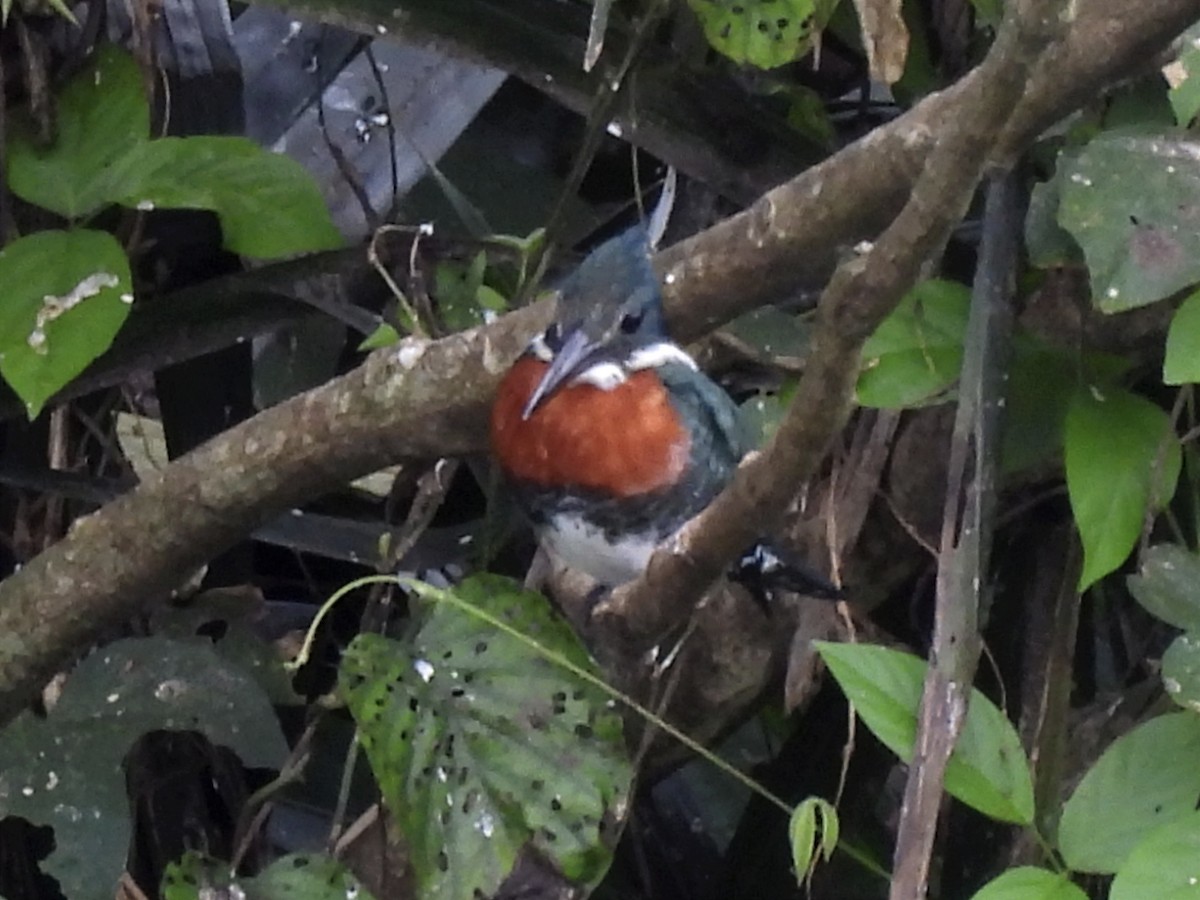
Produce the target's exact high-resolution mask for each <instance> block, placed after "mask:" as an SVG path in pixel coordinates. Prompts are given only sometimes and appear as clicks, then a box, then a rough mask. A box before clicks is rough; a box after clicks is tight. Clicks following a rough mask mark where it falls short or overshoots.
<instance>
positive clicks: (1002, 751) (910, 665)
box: [816, 641, 1034, 825]
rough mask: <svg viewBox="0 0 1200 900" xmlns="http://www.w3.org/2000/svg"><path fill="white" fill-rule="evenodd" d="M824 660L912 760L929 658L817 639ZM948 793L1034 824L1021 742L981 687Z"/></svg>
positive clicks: (878, 728)
mask: <svg viewBox="0 0 1200 900" xmlns="http://www.w3.org/2000/svg"><path fill="white" fill-rule="evenodd" d="M816 646H817V648H818V650H819V651H820V653H821V658H822V659H824V660H825V664H826V665H827V666H829V671H830V672H832V673H833V677H834V678H836V679H837V682H838V684H839V685H840V686H841V688H842V691H843V692H844V693H845V694H846V697H847V698H848V699H849V700H850V702H851V703H853V704H854V708H855V710H856V711H857V712H858V714H859V716H860V717H862V720H863V722H865V723H866V725H867V727H868V728H870V729H871V733H872V734H874V735H875V736H876V737H877V738H879V740H880V741H882V742H883V743H884V745H885V746H887V748H888V749H889V750H891V751H892V752H893V753H895V754H896V755H897V756H899V757H900V758H901V759H902V760H904V761H905V762H909V761H910V760H911V759H912V750H913V742H914V741H915V740H916V735H917V708H918V706H919V705H920V702H921V691H922V688H923V685H924V682H925V671H926V665H925V661H924V660H921V659H918V658H917V657H915V656H913V655H912V654H909V653H901V652H900V651H899V650H892V649H890V648H888V647H878V646H874V645H871V644H834V643H829V642H826V641H818V642H816ZM946 791H947V792H948V793H949V794H950V795H951V796H954V797H957V798H958V799H959V800H961V801H962V802H963V803H966V804H967V805H968V806H970V807H972V808H974V809H977V810H979V811H980V812H982V813H984V814H985V815H989V816H991V817H992V818H994V819H999V820H1001V821H1003V822H1016V823H1018V824H1022V825H1028V824H1029V823H1031V822H1032V821H1033V813H1034V809H1033V782H1032V781H1031V779H1030V776H1029V766H1028V764H1027V763H1026V761H1025V752H1024V751H1023V750H1022V749H1021V739H1020V738H1019V737H1018V736H1017V732H1016V730H1015V729H1014V728H1013V727H1012V723H1010V722H1009V721H1008V719H1007V718H1005V716H1004V713H1002V712H1000V710H999V709H997V708H996V705H995V704H994V703H992V701H991V700H989V699H988V698H987V697H985V696H984V695H983V694H981V693H980V692H979V691H977V690H972V692H971V702H970V706H969V709H968V711H967V721H966V723H965V725H964V726H963V731H962V735H961V736H960V737H959V739H958V745H957V746H956V747H955V748H954V753H953V755H952V756H951V757H950V762H949V765H947V767H946Z"/></svg>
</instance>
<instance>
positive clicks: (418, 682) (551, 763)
mask: <svg viewBox="0 0 1200 900" xmlns="http://www.w3.org/2000/svg"><path fill="white" fill-rule="evenodd" d="M456 594H457V596H458V597H459V598H460V599H461V600H462V601H465V602H466V603H468V604H470V605H471V606H472V607H474V608H475V609H477V610H479V611H481V612H482V613H483V614H484V615H487V616H490V617H493V618H494V619H497V620H499V621H501V622H503V623H504V624H506V625H507V626H509V627H512V628H514V629H516V630H517V631H518V632H519V633H521V634H524V635H527V636H530V637H532V638H534V639H536V640H537V641H538V642H539V643H540V644H541V645H542V646H543V647H547V648H549V649H551V650H552V651H553V652H554V653H557V654H559V655H560V656H562V657H563V658H565V659H566V660H569V661H570V663H571V664H573V665H575V666H579V667H582V668H585V669H588V670H589V671H590V668H591V667H590V663H589V661H588V659H587V655H586V653H585V652H584V650H583V648H582V647H581V646H580V644H579V642H578V640H577V639H576V638H575V636H574V634H573V633H572V632H571V630H570V629H569V628H568V627H567V626H566V625H565V624H564V623H562V622H561V621H559V620H558V619H557V618H556V617H554V616H553V614H552V613H551V612H550V609H549V607H548V605H547V603H546V601H545V599H544V598H543V597H541V596H540V595H538V594H533V593H530V592H524V591H521V590H520V589H519V588H518V587H517V586H516V585H515V583H514V582H512V581H510V580H508V579H504V578H498V577H496V576H478V577H476V578H472V579H470V580H468V581H467V582H465V583H463V584H462V585H460V586H459V588H458V589H457V590H456ZM341 690H342V693H343V694H344V696H345V697H346V701H347V703H348V705H349V708H350V711H351V713H352V714H353V716H354V718H355V721H356V722H357V723H358V725H359V728H360V730H361V735H362V745H363V748H364V749H365V750H366V753H367V758H368V759H369V760H370V762H371V768H372V770H373V771H374V773H375V777H376V780H377V781H378V782H379V786H380V789H381V790H382V792H383V796H384V799H385V801H386V803H387V805H388V807H389V808H390V809H391V810H392V812H393V813H394V814H395V816H396V818H397V821H398V822H399V824H400V827H401V828H402V829H403V831H404V833H405V836H406V837H407V838H408V841H409V845H410V849H411V852H412V864H413V869H414V871H415V873H416V876H417V882H418V885H419V889H420V896H421V897H423V898H445V900H461V898H463V897H473V896H483V895H487V896H491V895H492V894H494V893H495V891H496V888H497V887H498V886H499V885H500V883H501V882H502V881H503V880H504V878H505V877H506V876H507V875H508V874H509V873H510V872H511V870H512V868H513V865H514V863H515V861H516V859H517V856H518V854H519V853H520V852H521V851H522V850H523V849H525V848H526V847H529V848H531V849H533V850H535V851H536V852H537V853H539V854H541V855H542V856H543V857H544V858H546V859H549V860H551V861H552V862H553V863H554V864H555V865H556V866H557V867H558V869H559V870H560V871H561V872H562V873H563V874H564V875H566V876H567V877H568V878H570V879H572V880H574V881H579V882H591V881H594V880H595V879H597V878H598V877H599V876H600V875H601V874H603V872H604V870H605V868H607V865H608V862H609V858H610V849H609V846H608V843H607V841H608V839H609V838H611V837H612V832H611V830H610V829H611V827H612V825H613V821H614V819H615V818H620V817H621V816H622V815H623V814H624V808H625V803H626V799H627V792H628V790H629V786H630V781H631V777H632V776H631V772H630V769H629V764H628V762H627V761H626V759H625V754H624V745H623V742H622V737H621V722H620V718H619V717H618V716H617V714H616V713H615V712H614V711H613V709H612V701H610V700H608V699H607V698H606V696H605V694H604V693H602V692H601V691H600V690H599V689H597V688H596V687H593V686H592V685H591V684H589V683H588V682H586V681H584V680H581V679H580V678H579V677H578V676H576V675H573V674H571V673H570V672H568V671H566V670H565V669H564V668H562V667H561V666H560V665H558V664H556V663H554V662H551V661H550V660H548V659H547V658H545V657H544V656H543V655H541V654H539V653H535V652H533V651H532V650H531V648H530V647H529V646H528V645H527V644H525V643H524V642H522V641H520V640H518V639H517V638H515V637H513V636H512V635H510V634H508V633H506V632H504V631H500V630H497V629H496V628H495V627H492V626H490V625H487V624H484V623H482V622H481V621H480V620H479V619H478V618H477V617H476V616H473V615H469V614H467V613H466V612H465V611H464V610H462V609H459V608H455V607H453V606H452V605H451V603H450V602H448V601H443V602H440V603H437V604H435V605H434V608H433V609H432V610H431V611H430V613H429V616H428V619H427V620H426V621H425V622H424V624H423V625H422V627H421V629H420V631H419V632H418V633H417V634H416V635H415V637H414V638H413V641H412V643H411V645H408V644H400V643H398V642H396V641H392V640H388V639H386V638H383V637H379V636H377V635H371V634H363V635H359V636H358V637H357V638H355V640H354V641H353V643H351V645H350V647H349V648H348V649H347V651H346V655H345V657H344V658H343V661H342V673H341Z"/></svg>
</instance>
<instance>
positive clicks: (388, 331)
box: [358, 322, 400, 353]
mask: <svg viewBox="0 0 1200 900" xmlns="http://www.w3.org/2000/svg"><path fill="white" fill-rule="evenodd" d="M399 341H400V332H398V331H397V330H396V329H395V327H394V326H392V325H389V324H388V323H387V322H384V323H383V324H382V325H380V326H379V327H378V328H376V329H375V330H374V331H372V332H371V333H370V334H368V335H367V336H366V337H365V338H363V342H362V343H361V344H359V345H358V349H359V350H360V351H362V352H364V353H365V352H366V351H368V350H378V349H379V348H380V347H390V346H392V344H396V343H399Z"/></svg>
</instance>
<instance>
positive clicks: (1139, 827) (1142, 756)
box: [1058, 713, 1200, 873]
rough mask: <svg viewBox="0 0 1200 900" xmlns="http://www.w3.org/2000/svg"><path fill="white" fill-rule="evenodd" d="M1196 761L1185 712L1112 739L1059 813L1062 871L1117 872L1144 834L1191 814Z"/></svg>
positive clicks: (1197, 788)
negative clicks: (1065, 866)
mask: <svg viewBox="0 0 1200 900" xmlns="http://www.w3.org/2000/svg"><path fill="white" fill-rule="evenodd" d="M1198 763H1200V718H1197V717H1196V716H1195V715H1193V714H1191V713H1172V714H1170V715H1165V716H1159V717H1158V718H1156V719H1151V720H1150V721H1148V722H1144V723H1143V724H1141V725H1139V726H1138V727H1137V728H1135V729H1134V730H1133V731H1131V732H1129V733H1128V734H1126V735H1123V736H1122V737H1120V738H1118V739H1117V740H1115V741H1114V742H1113V743H1112V744H1111V745H1110V746H1109V748H1108V749H1107V750H1105V751H1104V753H1103V754H1102V755H1101V757H1100V759H1098V760H1097V761H1096V764H1095V765H1094V766H1092V768H1091V769H1089V770H1088V772H1087V774H1086V775H1084V776H1083V780H1082V781H1081V782H1080V783H1079V786H1078V787H1077V788H1075V792H1074V793H1073V794H1072V795H1071V798H1070V799H1069V800H1068V801H1067V802H1066V804H1065V805H1064V807H1063V813H1062V819H1061V820H1060V822H1059V825H1058V847H1059V850H1060V851H1061V852H1062V855H1063V859H1064V860H1065V861H1066V863H1067V865H1068V866H1070V867H1071V868H1072V869H1074V870H1076V871H1079V872H1101V873H1108V872H1116V871H1117V870H1119V869H1120V868H1121V867H1122V865H1123V863H1124V862H1125V858H1126V857H1127V856H1128V855H1129V851H1130V850H1132V849H1133V848H1134V846H1135V845H1136V844H1137V843H1138V842H1139V841H1140V840H1141V839H1142V838H1143V837H1144V836H1145V835H1146V833H1147V832H1148V831H1149V830H1150V829H1152V828H1155V827H1157V826H1159V825H1162V824H1164V823H1166V822H1174V821H1177V820H1179V819H1181V818H1184V817H1186V816H1188V815H1190V814H1191V813H1192V812H1193V811H1194V810H1195V808H1196V801H1197V799H1198V798H1200V764H1198ZM1194 862H1195V858H1194V857H1193V868H1195V866H1194Z"/></svg>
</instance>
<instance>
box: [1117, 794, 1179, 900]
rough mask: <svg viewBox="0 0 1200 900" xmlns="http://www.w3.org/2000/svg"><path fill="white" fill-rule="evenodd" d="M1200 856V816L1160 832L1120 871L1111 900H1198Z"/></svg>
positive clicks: (1138, 847)
mask: <svg viewBox="0 0 1200 900" xmlns="http://www.w3.org/2000/svg"><path fill="white" fill-rule="evenodd" d="M1198 853H1200V812H1195V811H1192V812H1189V813H1188V814H1187V815H1185V816H1181V817H1180V818H1179V819H1178V820H1176V821H1174V822H1171V823H1170V824H1167V825H1162V826H1161V827H1159V828H1156V829H1155V830H1154V831H1152V832H1150V834H1148V835H1146V836H1145V838H1144V839H1143V840H1142V841H1140V842H1139V843H1138V844H1137V845H1136V846H1135V847H1134V848H1133V850H1132V851H1131V852H1130V854H1129V858H1128V859H1127V860H1126V861H1125V863H1124V865H1122V866H1121V868H1120V869H1119V870H1118V871H1117V877H1116V878H1114V879H1113V883H1112V888H1111V889H1110V890H1109V893H1108V897H1109V900H1194V898H1195V896H1196V894H1197V886H1196V884H1197V875H1196V858H1197V854H1198Z"/></svg>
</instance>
